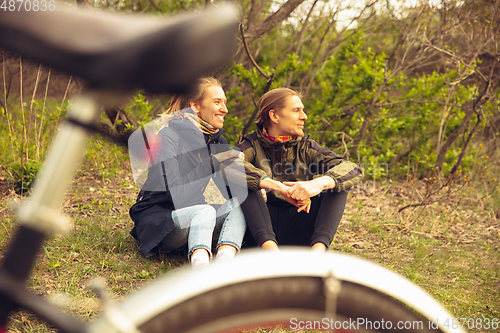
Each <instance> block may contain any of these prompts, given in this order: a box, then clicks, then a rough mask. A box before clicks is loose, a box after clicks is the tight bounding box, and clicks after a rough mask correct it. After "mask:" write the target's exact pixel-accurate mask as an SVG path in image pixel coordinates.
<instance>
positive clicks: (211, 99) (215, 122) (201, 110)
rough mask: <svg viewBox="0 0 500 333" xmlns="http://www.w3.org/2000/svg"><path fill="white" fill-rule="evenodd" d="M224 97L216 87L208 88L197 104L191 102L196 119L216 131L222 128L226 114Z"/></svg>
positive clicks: (222, 91) (221, 91)
mask: <svg viewBox="0 0 500 333" xmlns="http://www.w3.org/2000/svg"><path fill="white" fill-rule="evenodd" d="M226 102H227V99H226V95H225V94H224V90H223V89H222V88H221V87H218V86H210V87H208V88H207V89H206V91H205V94H204V96H203V98H202V99H201V101H200V102H199V103H195V102H191V108H192V109H193V110H194V111H195V112H196V113H197V114H198V117H200V118H201V119H203V120H204V121H206V122H207V123H209V124H210V125H212V126H213V127H215V128H217V129H221V128H222V127H223V126H224V116H225V115H226V114H227V112H228V111H227V108H226Z"/></svg>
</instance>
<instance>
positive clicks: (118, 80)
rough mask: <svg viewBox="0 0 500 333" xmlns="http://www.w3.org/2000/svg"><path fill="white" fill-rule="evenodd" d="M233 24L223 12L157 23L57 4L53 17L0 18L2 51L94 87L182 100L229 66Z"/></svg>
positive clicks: (229, 10) (229, 12)
mask: <svg viewBox="0 0 500 333" xmlns="http://www.w3.org/2000/svg"><path fill="white" fill-rule="evenodd" d="M16 9H17V8H16ZM237 24H238V23H237V16H236V10H235V9H234V8H233V7H232V6H228V5H225V6H222V7H221V8H218V9H215V10H210V11H206V12H203V13H195V14H194V13H191V14H188V15H183V16H177V17H171V18H168V19H161V18H159V17H158V16H155V17H150V16H148V17H144V16H142V15H141V16H139V15H131V14H128V15H125V14H119V13H110V12H99V11H91V10H81V9H75V8H70V7H66V6H64V5H63V4H61V3H56V8H55V10H54V11H49V10H47V11H43V12H42V11H36V12H35V11H12V12H11V11H8V10H7V11H0V47H1V48H3V49H7V50H10V51H13V52H15V53H18V54H20V55H22V56H26V57H29V58H31V59H34V60H36V61H39V62H42V63H44V64H46V65H48V66H51V67H53V68H57V69H59V70H62V71H65V72H68V73H70V74H74V75H77V76H80V77H82V78H84V79H86V80H87V81H88V82H89V83H90V84H91V85H92V86H95V87H98V88H113V89H123V90H134V89H146V90H148V91H150V92H153V93H165V92H169V93H182V92H185V91H186V90H187V89H188V88H189V87H190V85H191V84H192V83H193V82H194V81H195V80H196V79H197V78H198V77H200V76H201V75H204V74H206V73H207V72H208V71H211V70H213V69H215V68H217V67H220V66H223V65H225V64H226V63H227V62H228V61H229V60H230V59H231V57H232V55H233V52H234V47H235V32H236V31H237Z"/></svg>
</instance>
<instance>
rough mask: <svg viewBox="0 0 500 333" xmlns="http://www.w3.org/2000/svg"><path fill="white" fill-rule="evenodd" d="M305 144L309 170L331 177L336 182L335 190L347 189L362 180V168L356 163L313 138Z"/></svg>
mask: <svg viewBox="0 0 500 333" xmlns="http://www.w3.org/2000/svg"><path fill="white" fill-rule="evenodd" d="M307 145H308V149H307V158H308V161H307V164H308V166H309V170H311V172H312V173H313V174H316V175H325V176H329V177H332V178H333V180H334V181H335V184H336V186H335V189H334V190H335V191H337V192H341V191H344V190H347V189H349V188H351V187H353V186H354V185H356V184H357V183H359V182H360V181H362V180H363V178H364V174H363V170H362V169H361V168H360V167H359V166H358V165H357V164H356V163H353V162H351V161H348V160H346V159H344V158H342V157H340V156H338V155H337V154H335V153H334V152H332V151H331V150H329V149H326V148H324V147H321V146H320V145H319V144H318V143H316V142H315V141H314V140H309V141H308V142H307Z"/></svg>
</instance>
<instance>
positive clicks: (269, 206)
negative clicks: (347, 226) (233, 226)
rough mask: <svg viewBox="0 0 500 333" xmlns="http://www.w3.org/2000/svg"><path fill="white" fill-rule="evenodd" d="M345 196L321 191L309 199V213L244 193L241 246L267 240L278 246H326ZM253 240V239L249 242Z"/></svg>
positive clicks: (257, 243) (339, 214) (337, 221)
mask: <svg viewBox="0 0 500 333" xmlns="http://www.w3.org/2000/svg"><path fill="white" fill-rule="evenodd" d="M347 193H348V192H346V191H343V192H332V191H328V190H326V191H323V192H321V193H320V194H319V195H317V196H315V197H312V198H311V209H310V212H309V213H306V212H304V211H302V212H300V213H297V207H295V206H291V205H290V206H283V205H279V204H275V203H266V202H265V201H264V198H263V197H262V193H261V192H260V191H251V190H249V191H248V197H247V198H246V200H244V201H243V203H242V204H241V208H242V210H243V213H244V214H245V220H246V222H247V227H248V228H247V234H248V231H250V234H248V235H246V237H245V242H244V247H251V246H260V245H262V244H263V243H264V242H266V241H268V240H272V241H275V242H276V243H277V244H278V245H304V246H311V245H313V244H315V243H318V242H320V243H323V244H325V245H326V247H328V246H330V244H331V242H332V241H333V237H334V236H335V232H336V231H337V227H338V226H339V223H340V219H341V218H342V215H343V214H344V208H345V204H346V201H347ZM252 238H253V239H252Z"/></svg>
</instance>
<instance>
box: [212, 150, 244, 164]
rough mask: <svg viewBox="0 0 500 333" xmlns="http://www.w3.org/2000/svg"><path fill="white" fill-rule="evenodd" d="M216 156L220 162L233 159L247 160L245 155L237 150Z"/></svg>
mask: <svg viewBox="0 0 500 333" xmlns="http://www.w3.org/2000/svg"><path fill="white" fill-rule="evenodd" d="M214 156H215V158H217V159H218V160H219V162H223V161H225V160H228V159H231V158H241V159H242V160H245V154H243V152H241V151H239V150H236V149H231V150H228V151H225V152H222V153H218V154H215V155H214Z"/></svg>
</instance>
